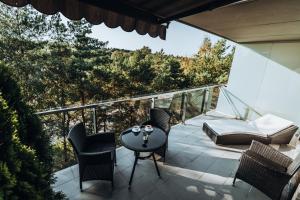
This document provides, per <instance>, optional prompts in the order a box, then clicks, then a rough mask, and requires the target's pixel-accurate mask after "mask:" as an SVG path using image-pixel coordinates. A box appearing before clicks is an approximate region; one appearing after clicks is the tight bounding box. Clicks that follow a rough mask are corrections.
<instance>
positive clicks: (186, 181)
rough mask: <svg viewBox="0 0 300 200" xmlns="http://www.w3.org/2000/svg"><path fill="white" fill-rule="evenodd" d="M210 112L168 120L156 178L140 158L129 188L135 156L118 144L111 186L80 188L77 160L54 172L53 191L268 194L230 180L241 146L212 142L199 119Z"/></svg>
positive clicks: (97, 195) (140, 199)
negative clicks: (173, 123)
mask: <svg viewBox="0 0 300 200" xmlns="http://www.w3.org/2000/svg"><path fill="white" fill-rule="evenodd" d="M205 119H206V120H209V119H211V117H208V116H198V117H196V118H193V119H191V120H188V121H187V122H186V125H183V124H179V125H176V126H173V127H172V129H171V132H170V136H169V149H168V152H167V157H166V162H165V163H163V162H161V161H159V162H158V166H159V169H160V172H161V175H162V178H161V179H160V178H158V176H157V174H156V171H155V166H154V163H153V161H152V160H140V161H139V162H138V165H137V167H136V171H135V174H134V178H133V183H132V187H131V190H128V181H129V177H130V173H131V169H132V165H133V161H134V155H133V152H132V151H130V150H128V149H126V148H124V147H121V148H118V149H117V166H116V168H115V175H114V181H115V187H114V189H113V190H112V188H111V184H110V182H106V181H87V182H83V189H84V191H83V192H80V190H79V180H78V166H77V165H74V166H72V167H69V168H66V169H64V170H61V171H58V172H56V173H55V177H56V180H57V181H56V183H55V185H54V186H53V187H54V189H55V190H56V191H62V192H64V193H65V194H66V195H67V197H68V198H69V199H76V200H77V199H78V200H79V199H86V200H94V199H95V200H96V199H99V200H102V199H114V200H115V199H116V200H117V199H122V200H123V199H124V200H126V199H130V200H135V199H137V200H148V199H149V200H150V199H155V200H159V199H164V200H168V199H172V200H177V199H184V200H189V199H191V200H192V199H201V200H206V199H226V200H243V199H249V200H264V199H269V198H268V197H266V196H265V195H264V194H263V193H261V192H260V191H258V190H257V189H255V188H253V187H251V186H250V185H248V184H247V183H245V182H243V181H240V180H237V182H236V186H235V187H232V185H231V184H232V180H233V176H234V173H235V170H236V168H237V166H238V163H239V162H238V159H239V157H240V154H241V151H242V149H245V148H247V147H245V146H235V147H222V146H217V145H215V144H214V143H213V142H212V141H211V140H210V139H209V138H208V137H207V136H206V134H205V133H203V131H202V123H203V120H205Z"/></svg>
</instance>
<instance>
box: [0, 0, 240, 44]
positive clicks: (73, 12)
mask: <svg viewBox="0 0 300 200" xmlns="http://www.w3.org/2000/svg"><path fill="white" fill-rule="evenodd" d="M0 1H2V2H4V3H6V4H8V5H11V6H15V7H22V6H26V5H27V4H31V5H32V6H33V7H34V8H35V9H37V10H39V11H40V12H42V13H44V14H48V15H52V14H55V13H57V12H61V13H62V14H63V15H64V16H66V17H67V18H69V19H72V20H79V19H82V18H85V19H86V20H87V21H89V22H90V23H92V24H95V25H96V24H100V23H102V22H104V23H105V25H106V26H108V27H110V28H116V27H118V26H121V27H122V29H123V30H124V31H127V32H131V31H133V30H136V32H137V33H139V34H141V35H145V34H147V33H148V34H149V35H150V36H151V37H157V36H159V37H160V38H161V39H165V38H166V29H167V25H166V23H169V22H170V21H172V20H177V19H179V18H183V17H186V16H190V15H194V14H196V13H200V12H205V11H210V10H213V9H215V8H218V7H222V6H225V5H228V4H231V3H234V2H237V1H239V0H0Z"/></svg>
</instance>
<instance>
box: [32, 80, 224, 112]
mask: <svg viewBox="0 0 300 200" xmlns="http://www.w3.org/2000/svg"><path fill="white" fill-rule="evenodd" d="M221 86H225V84H218V85H206V86H203V87H199V88H191V89H183V90H176V91H171V92H161V93H156V94H150V95H139V96H134V97H126V98H118V99H114V100H104V101H100V102H97V103H93V104H86V105H77V106H71V107H59V108H54V109H49V110H45V111H39V112H36V113H35V114H36V115H50V114H56V113H65V112H70V111H77V110H83V109H93V108H97V107H99V106H103V105H109V104H114V103H120V102H124V101H136V100H145V99H155V98H158V97H161V96H164V95H165V96H169V95H175V94H180V93H187V92H193V91H198V90H203V89H209V88H216V87H221Z"/></svg>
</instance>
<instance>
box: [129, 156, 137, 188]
mask: <svg viewBox="0 0 300 200" xmlns="http://www.w3.org/2000/svg"><path fill="white" fill-rule="evenodd" d="M134 155H135V159H134V164H133V168H132V171H131V175H130V180H129V186H128V189H130V187H131V182H132V178H133V174H134V170H135V166H136V163H137V160H138V155H137V154H136V153H135V154H134Z"/></svg>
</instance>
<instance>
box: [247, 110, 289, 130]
mask: <svg viewBox="0 0 300 200" xmlns="http://www.w3.org/2000/svg"><path fill="white" fill-rule="evenodd" d="M249 125H250V126H253V127H254V128H257V130H259V132H261V133H263V134H265V135H272V134H274V133H277V132H279V131H282V130H284V129H286V128H288V127H290V126H292V125H293V122H291V121H289V120H286V119H283V118H281V117H278V116H275V115H272V114H266V115H264V116H262V117H259V118H257V119H256V120H254V121H252V122H250V123H249Z"/></svg>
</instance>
